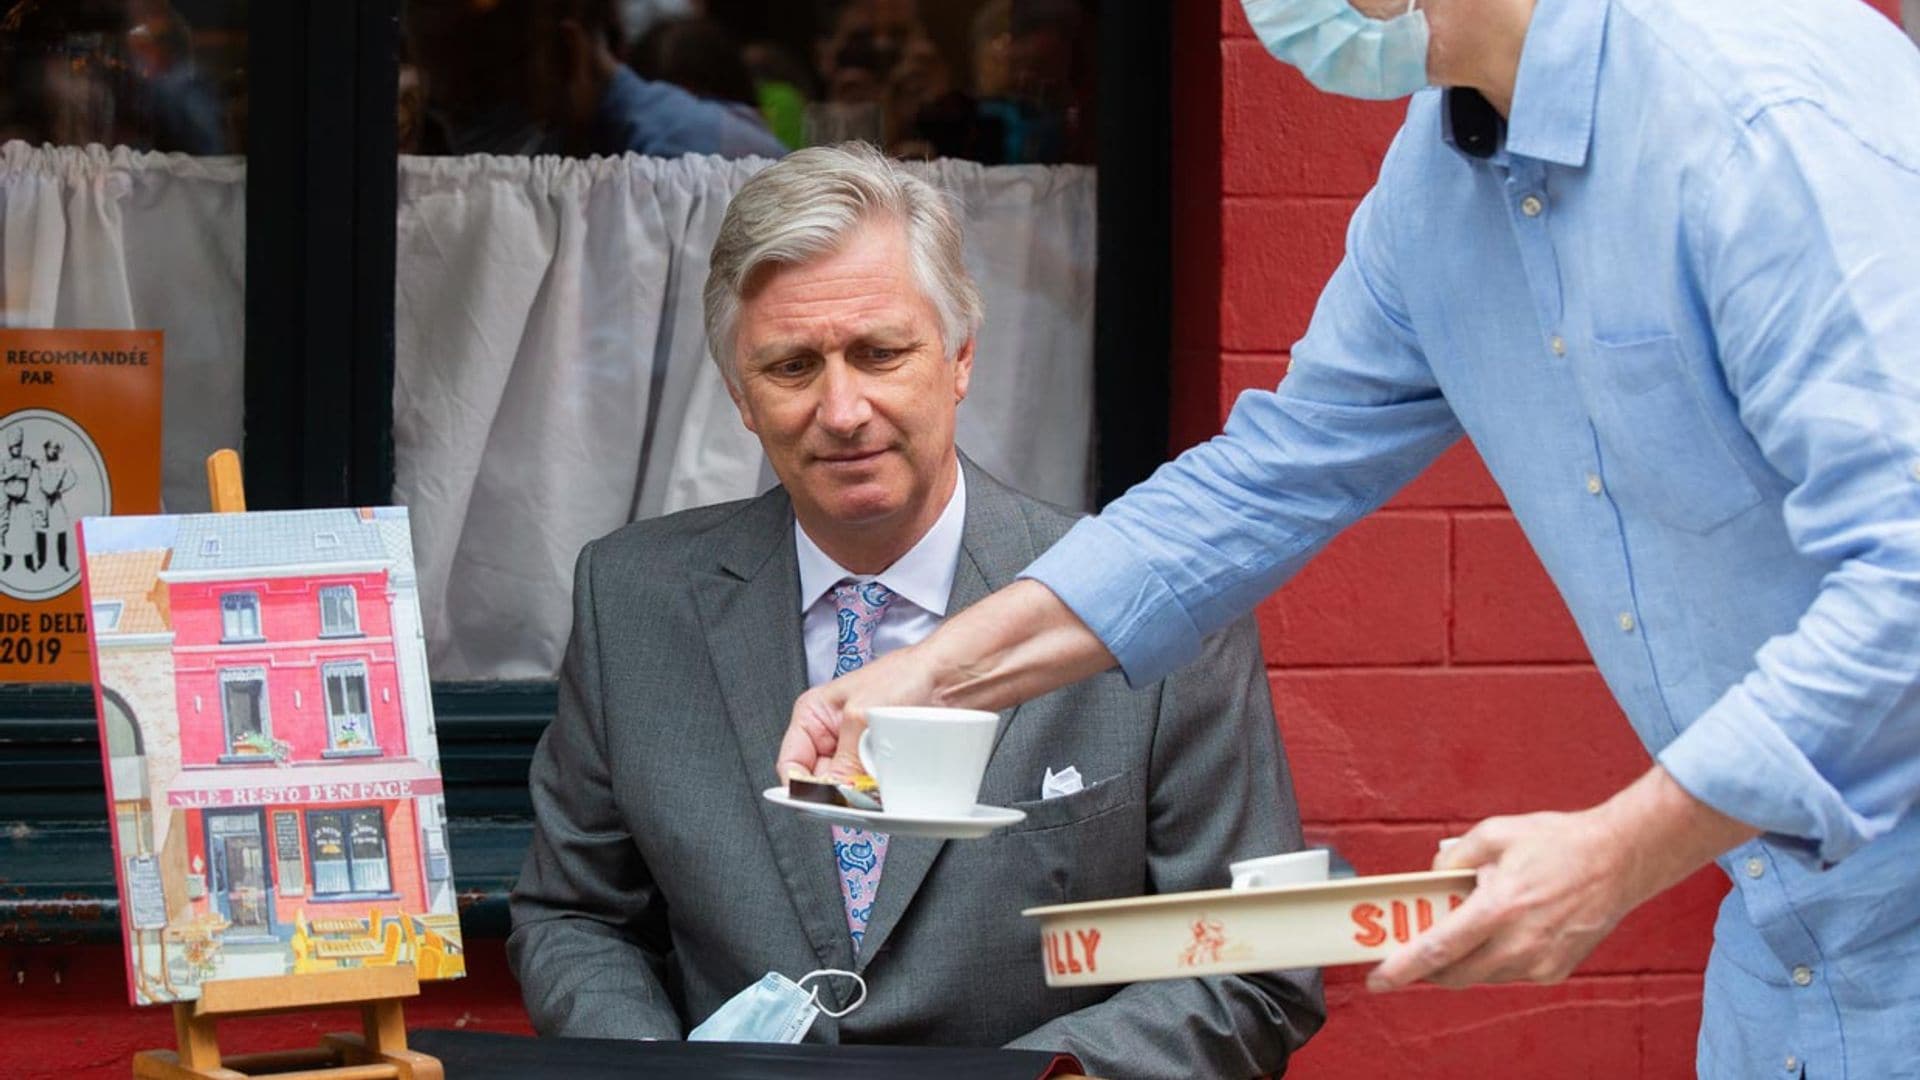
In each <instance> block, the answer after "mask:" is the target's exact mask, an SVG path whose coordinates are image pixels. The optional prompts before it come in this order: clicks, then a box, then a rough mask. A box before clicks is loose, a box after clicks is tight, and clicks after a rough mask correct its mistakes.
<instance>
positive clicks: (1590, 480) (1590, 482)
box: [1587, 473, 1606, 495]
mask: <svg viewBox="0 0 1920 1080" xmlns="http://www.w3.org/2000/svg"><path fill="white" fill-rule="evenodd" d="M1605 487H1606V485H1604V484H1602V483H1601V482H1600V474H1599V473H1588V474H1587V494H1589V495H1598V494H1600V492H1601V491H1602V490H1604V489H1605Z"/></svg>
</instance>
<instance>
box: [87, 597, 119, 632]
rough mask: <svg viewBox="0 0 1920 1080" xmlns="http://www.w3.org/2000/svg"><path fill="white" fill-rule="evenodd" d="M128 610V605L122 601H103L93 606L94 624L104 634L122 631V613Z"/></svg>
mask: <svg viewBox="0 0 1920 1080" xmlns="http://www.w3.org/2000/svg"><path fill="white" fill-rule="evenodd" d="M124 610H126V603H125V602H124V601H120V600H103V601H101V602H100V603H97V604H95V605H93V624H94V626H95V627H96V628H98V629H99V631H100V632H101V633H103V634H110V633H112V632H114V631H115V630H118V629H120V613H121V612H122V611H124Z"/></svg>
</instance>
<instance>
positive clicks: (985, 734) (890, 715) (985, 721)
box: [860, 705, 1000, 817]
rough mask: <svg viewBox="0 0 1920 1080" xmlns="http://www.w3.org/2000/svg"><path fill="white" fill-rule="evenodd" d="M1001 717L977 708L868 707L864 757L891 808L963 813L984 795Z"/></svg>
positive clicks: (918, 813) (906, 813) (922, 813)
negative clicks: (982, 786)
mask: <svg viewBox="0 0 1920 1080" xmlns="http://www.w3.org/2000/svg"><path fill="white" fill-rule="evenodd" d="M999 721H1000V718H999V717H998V716H996V715H995V714H993V713H990V712H982V711H980V710H978V709H942V708H935V707H933V706H921V705H884V706H879V707H877V708H871V709H868V710H867V730H866V731H865V732H863V733H862V734H861V736H860V760H861V761H863V762H865V763H866V766H867V771H868V772H870V773H872V774H873V778H874V779H875V780H877V781H879V782H880V801H881V805H883V806H885V807H886V810H887V813H889V814H899V815H901V816H903V817H961V816H963V815H965V814H966V813H967V812H968V811H970V810H972V809H973V806H974V803H975V802H976V801H977V800H978V799H979V796H980V779H981V777H983V776H985V775H986V772H987V756H988V755H989V754H991V753H992V752H993V733H994V731H995V729H996V728H997V727H998V725H999Z"/></svg>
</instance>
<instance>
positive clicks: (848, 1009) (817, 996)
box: [794, 968, 867, 1020]
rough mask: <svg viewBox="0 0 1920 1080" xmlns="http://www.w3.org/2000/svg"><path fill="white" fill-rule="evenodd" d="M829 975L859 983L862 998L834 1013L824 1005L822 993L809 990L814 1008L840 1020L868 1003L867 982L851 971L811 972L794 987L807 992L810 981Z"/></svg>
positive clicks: (855, 999) (823, 970)
mask: <svg viewBox="0 0 1920 1080" xmlns="http://www.w3.org/2000/svg"><path fill="white" fill-rule="evenodd" d="M827 975H845V976H846V977H847V978H849V979H852V980H853V981H854V982H857V983H859V984H860V996H859V997H857V998H854V999H853V1004H851V1005H849V1006H847V1007H846V1008H844V1009H841V1010H840V1011H839V1012H834V1011H833V1010H832V1009H829V1008H827V1007H826V1006H825V1005H824V1004H822V1003H821V1001H820V991H818V990H808V991H807V993H808V994H809V995H811V996H812V998H813V1006H814V1008H816V1009H819V1010H820V1011H821V1012H822V1013H824V1014H826V1015H827V1016H831V1017H833V1018H834V1019H835V1020H838V1019H840V1018H841V1017H843V1016H845V1015H847V1014H848V1013H850V1012H852V1011H853V1010H855V1009H857V1008H859V1007H860V1006H862V1005H865V1004H866V1003H867V980H865V979H863V978H861V977H860V976H858V975H855V974H854V973H853V972H851V971H842V970H840V969H839V968H821V969H820V970H819V971H809V972H807V973H806V974H805V975H802V976H800V980H799V981H798V982H796V983H794V985H795V986H798V987H800V988H801V989H803V990H805V989H806V986H807V982H808V981H809V980H812V979H818V978H822V977H824V976H827Z"/></svg>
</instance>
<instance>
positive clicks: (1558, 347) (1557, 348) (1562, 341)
mask: <svg viewBox="0 0 1920 1080" xmlns="http://www.w3.org/2000/svg"><path fill="white" fill-rule="evenodd" d="M1547 344H1548V345H1549V346H1550V347H1551V348H1552V349H1553V355H1555V356H1565V355H1567V339H1566V338H1563V337H1561V336H1560V335H1559V334H1555V335H1553V340H1552V341H1549V342H1547ZM1914 469H1915V470H1917V471H1920V465H1915V466H1914Z"/></svg>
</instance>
